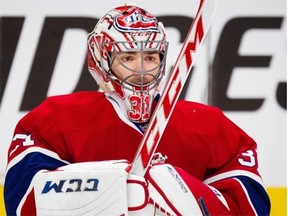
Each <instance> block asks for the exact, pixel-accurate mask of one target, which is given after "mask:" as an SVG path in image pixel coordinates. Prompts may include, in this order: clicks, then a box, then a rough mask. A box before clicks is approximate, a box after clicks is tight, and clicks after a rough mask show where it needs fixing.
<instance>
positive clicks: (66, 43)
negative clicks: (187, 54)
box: [0, 0, 287, 186]
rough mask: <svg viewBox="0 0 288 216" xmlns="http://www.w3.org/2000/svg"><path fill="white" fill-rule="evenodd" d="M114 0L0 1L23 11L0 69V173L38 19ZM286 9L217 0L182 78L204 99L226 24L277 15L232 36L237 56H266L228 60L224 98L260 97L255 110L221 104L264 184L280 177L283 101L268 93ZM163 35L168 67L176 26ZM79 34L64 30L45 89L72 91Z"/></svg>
mask: <svg viewBox="0 0 288 216" xmlns="http://www.w3.org/2000/svg"><path fill="white" fill-rule="evenodd" d="M133 2H134V3H137V4H138V5H139V6H142V7H144V8H146V9H148V11H149V12H151V13H154V14H155V15H157V16H163V17H168V16H186V17H191V18H193V15H194V14H195V8H196V7H195V5H196V4H197V2H195V1H191V0H186V1H184V0H180V1H179V0H174V1H172V0H170V1H164V0H157V1H155V0H142V1H138V0H134V1H133ZM116 3H117V4H116ZM121 3H125V1H117V2H116V1H111V0H109V1H107V0H102V1H100V0H95V1H92V0H91V1H88V0H84V1H83V0H81V1H80V0H75V1H68V0H57V1H56V0H50V1H49V0H41V1H39V0H38V1H36V0H35V1H20V0H18V1H17V0H15V1H8V0H7V1H3V0H0V16H1V18H2V17H23V18H24V20H25V21H24V23H23V27H22V30H21V34H20V37H19V41H18V43H17V46H16V50H15V53H14V56H13V61H12V64H11V67H10V70H9V71H8V72H7V71H5V73H9V76H8V79H7V82H6V85H4V84H3V81H2V78H1V81H2V82H1V88H2V89H3V90H4V91H3V96H2V100H0V103H1V104H0V137H1V157H0V173H1V174H2V176H3V175H4V172H5V166H6V160H7V156H6V152H7V150H8V146H9V144H10V140H11V138H12V134H13V130H14V127H15V125H16V123H17V121H18V120H19V119H20V118H21V117H22V116H23V115H24V114H25V113H26V111H19V110H20V107H21V103H22V99H23V95H24V92H25V89H26V87H27V85H28V82H29V74H30V72H31V67H32V64H33V60H34V58H35V55H36V50H37V46H38V42H39V38H40V35H41V33H42V31H43V25H44V22H45V20H46V19H47V18H51V17H58V18H59V17H60V18H65V17H73V18H80V17H81V18H96V19H98V18H100V17H101V16H102V15H104V14H105V13H106V12H107V11H108V10H109V9H111V8H113V7H116V6H119V4H121ZM163 5H165V7H164V6H163ZM286 16H287V15H286V1H285V0H264V1H260V0H233V1H232V0H231V1H229V0H226V1H225V0H219V1H218V5H217V9H216V13H215V18H214V20H213V23H212V27H211V29H210V33H209V35H208V37H207V38H206V40H205V43H204V45H203V48H202V49H201V53H200V57H199V58H198V59H197V60H196V62H195V65H194V70H193V77H192V78H191V79H190V82H189V88H188V89H187V94H186V96H185V98H186V99H187V100H194V101H198V102H203V103H208V102H209V101H210V99H209V98H208V96H210V94H209V93H210V84H211V80H210V78H211V76H210V72H211V71H209V68H210V67H209V66H211V64H212V62H213V60H214V58H215V54H216V52H217V49H218V48H219V43H220V38H221V35H223V31H224V29H225V28H224V27H225V26H226V25H227V23H229V22H230V21H233V20H234V19H242V18H264V17H265V18H268V19H269V18H275V17H276V18H278V20H279V19H280V20H282V21H281V25H280V26H279V27H273V28H271V27H267V26H265V24H263V27H261V28H260V27H258V28H251V29H249V30H247V31H245V32H244V33H243V35H241V36H239V35H238V36H239V37H241V38H240V39H241V40H240V44H239V47H238V50H236V51H237V52H238V55H240V56H270V57H271V59H270V61H269V65H267V66H265V67H264V66H263V67H260V66H251V67H249V66H246V67H243V66H235V67H234V69H233V72H232V75H231V77H230V80H229V82H228V88H227V97H229V98H230V99H236V98H242V99H253V98H261V99H263V103H262V105H261V106H260V107H259V108H257V109H255V110H250V111H247V110H246V111H245V110H236V111H225V113H226V114H227V116H228V117H230V118H231V119H232V120H233V121H234V122H235V123H236V124H238V125H239V126H240V127H241V128H243V129H244V130H245V131H246V132H247V133H248V134H249V135H251V136H252V137H253V138H254V139H255V140H256V141H257V142H258V154H259V164H260V167H259V169H260V172H261V173H262V176H263V179H264V182H265V184H266V185H267V186H285V185H286V180H287V179H286V174H287V173H286V172H287V171H286V170H287V161H286V157H287V140H286V130H287V125H286V108H283V107H281V106H280V104H279V103H278V101H277V98H276V91H277V86H278V84H279V83H280V82H283V83H286V82H287V77H286V76H287V75H286V73H287V68H286V56H287V53H286V45H287V41H286V37H287V35H286V30H287V28H286ZM172 19H173V18H172ZM164 25H165V23H164ZM272 25H273V24H272ZM0 28H1V27H0ZM91 30H92V29H91ZM228 33H229V32H228ZM167 34H168V40H169V42H170V45H169V53H168V66H167V68H170V67H171V66H172V65H173V62H174V61H175V59H176V56H177V55H178V51H179V49H180V47H181V43H180V32H179V31H178V30H177V28H173V27H167ZM230 34H231V37H230V35H228V36H229V38H232V39H231V40H232V41H233V38H237V37H236V36H237V35H233V34H236V33H231V32H230ZM86 38H87V32H86V31H84V30H83V29H80V28H69V29H66V31H65V34H64V37H63V40H62V42H61V46H60V50H59V53H58V55H57V60H56V63H55V67H54V70H53V76H52V78H51V80H50V84H49V88H48V90H47V96H51V95H55V94H66V93H70V92H72V91H73V89H74V88H75V86H76V85H77V83H78V81H79V77H80V73H81V70H82V67H83V63H84V61H86V56H85V55H86ZM227 43H228V42H227ZM1 46H2V44H1ZM229 46H230V44H227V49H228V48H229ZM1 55H2V56H3V55H5V53H1ZM225 60H226V61H227V63H228V62H229V61H230V59H229V58H227V59H225ZM1 62H2V59H1V60H0V63H1ZM71 62H72V63H73V64H71ZM209 64H210V65H209ZM222 64H223V63H222ZM224 64H225V62H224ZM1 70H2V68H1ZM212 72H213V71H212ZM87 73H88V70H87ZM1 76H2V71H1ZM91 79H92V77H91ZM0 99H1V98H0ZM2 180H3V178H2Z"/></svg>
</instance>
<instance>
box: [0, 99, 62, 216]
mask: <svg viewBox="0 0 288 216" xmlns="http://www.w3.org/2000/svg"><path fill="white" fill-rule="evenodd" d="M49 109H50V108H49V106H48V107H47V106H46V105H45V104H44V105H40V107H39V108H36V109H35V110H33V111H31V112H30V113H29V114H27V115H26V116H25V117H24V118H22V119H21V120H20V121H19V123H18V124H17V126H16V128H15V131H14V135H13V139H12V142H11V145H10V148H9V151H8V165H7V168H6V176H5V183H4V199H5V207H6V212H7V215H36V212H35V203H34V194H33V185H32V182H33V177H34V175H35V174H36V173H37V172H38V171H40V170H55V169H56V168H58V167H59V166H63V165H66V164H68V162H67V161H65V160H63V159H61V157H60V156H59V155H58V154H57V153H56V151H54V150H55V149H53V145H52V144H51V143H46V140H45V141H44V140H43V137H42V134H43V133H45V131H46V132H47V131H48V130H53V128H52V127H51V125H52V124H51V123H49V121H53V118H52V119H51V116H49V113H51V110H49ZM39 112H41V113H42V112H43V113H44V115H42V114H41V115H39ZM43 116H44V117H43ZM37 128H41V129H40V130H39V129H37Z"/></svg>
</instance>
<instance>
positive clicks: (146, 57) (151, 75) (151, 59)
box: [111, 51, 161, 88]
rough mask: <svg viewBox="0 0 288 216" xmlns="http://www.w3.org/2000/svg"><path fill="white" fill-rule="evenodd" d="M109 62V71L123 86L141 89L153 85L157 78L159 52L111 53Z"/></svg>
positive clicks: (159, 60)
mask: <svg viewBox="0 0 288 216" xmlns="http://www.w3.org/2000/svg"><path fill="white" fill-rule="evenodd" d="M111 60H112V61H111V70H112V72H113V74H114V75H115V76H116V77H117V78H118V79H119V80H121V82H122V83H123V84H128V85H131V86H136V87H140V88H142V87H144V86H149V85H153V84H155V82H157V80H158V78H159V74H160V66H161V59H160V54H159V52H155V51H145V52H141V51H130V52H113V53H112V55H111Z"/></svg>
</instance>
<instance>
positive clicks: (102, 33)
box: [88, 6, 168, 123]
mask: <svg viewBox="0 0 288 216" xmlns="http://www.w3.org/2000/svg"><path fill="white" fill-rule="evenodd" d="M167 47H168V43H167V42H166V34H165V30H164V27H163V25H162V23H161V22H158V21H157V19H156V17H155V16H154V15H152V14H150V13H148V12H147V11H146V10H144V9H142V8H139V7H137V6H122V7H117V8H115V9H113V10H111V11H109V12H108V13H107V14H106V15H105V16H104V17H103V18H102V19H100V20H99V22H98V23H97V24H96V26H95V28H94V30H93V31H92V32H91V33H90V34H89V38H88V69H89V71H90V73H91V74H92V76H93V77H94V79H95V80H96V82H97V83H98V85H99V86H100V87H101V88H102V89H103V91H104V92H105V93H106V95H107V96H108V97H112V98H113V99H114V100H116V101H117V103H118V104H119V106H120V108H121V110H123V113H124V114H125V116H126V117H127V118H128V119H129V120H131V121H132V122H136V123H145V122H147V121H148V120H149V118H150V116H151V112H152V111H151V108H152V102H153V100H154V98H155V97H156V96H157V95H158V92H159V85H160V82H161V80H162V77H163V75H164V72H165V61H166V52H167Z"/></svg>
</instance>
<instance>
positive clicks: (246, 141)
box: [204, 114, 270, 215]
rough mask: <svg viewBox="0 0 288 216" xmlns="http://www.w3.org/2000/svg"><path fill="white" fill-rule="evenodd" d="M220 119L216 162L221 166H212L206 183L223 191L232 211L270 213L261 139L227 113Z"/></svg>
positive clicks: (236, 212) (253, 213) (234, 213)
mask: <svg viewBox="0 0 288 216" xmlns="http://www.w3.org/2000/svg"><path fill="white" fill-rule="evenodd" d="M219 122H220V123H219V127H218V133H217V134H218V135H217V136H218V137H217V140H218V141H217V142H216V143H217V146H215V148H214V151H215V152H214V153H215V155H217V154H218V155H219V156H218V157H215V163H219V164H221V166H219V167H218V168H217V169H214V170H209V171H208V172H207V176H206V179H205V180H204V183H206V184H209V185H211V186H213V187H214V188H216V189H218V190H219V191H220V192H221V193H222V195H223V196H224V197H225V199H226V200H227V202H228V203H229V206H230V209H231V213H232V215H269V212H270V200H269V197H268V194H267V192H266V190H265V186H264V183H263V180H262V178H261V175H260V173H259V172H258V155H257V143H256V142H255V141H254V140H253V139H252V138H251V137H250V136H249V135H248V134H246V133H245V132H244V131H243V130H242V129H241V128H239V127H238V126H237V125H236V124H234V123H233V122H232V121H231V120H230V119H228V118H227V117H226V116H225V115H224V114H221V115H220V121H219ZM224 141H225V144H224V145H223V143H224ZM222 142H223V143H222ZM224 152H226V153H224ZM227 152H228V154H227ZM221 155H222V156H223V157H221ZM222 158H226V159H225V160H226V161H225V162H224V163H223V162H222V161H221V160H222Z"/></svg>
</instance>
